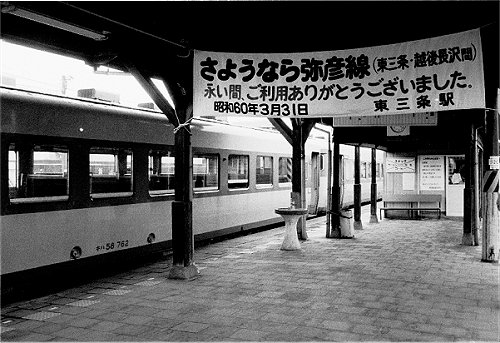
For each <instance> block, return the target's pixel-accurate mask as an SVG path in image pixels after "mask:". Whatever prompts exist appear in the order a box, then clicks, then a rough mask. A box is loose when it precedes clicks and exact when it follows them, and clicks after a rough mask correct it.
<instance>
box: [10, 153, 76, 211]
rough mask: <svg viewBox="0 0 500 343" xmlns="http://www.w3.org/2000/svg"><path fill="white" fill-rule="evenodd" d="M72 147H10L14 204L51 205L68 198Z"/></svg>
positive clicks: (11, 197)
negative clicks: (69, 157)
mask: <svg viewBox="0 0 500 343" xmlns="http://www.w3.org/2000/svg"><path fill="white" fill-rule="evenodd" d="M68 156H69V153H68V148H67V147H65V146H55V145H35V146H33V145H25V144H18V145H16V144H11V145H10V146H9V156H8V159H9V163H8V168H9V170H8V178H9V198H10V202H11V203H13V204H15V203H26V202H48V201H64V200H67V199H68V195H69V182H68Z"/></svg>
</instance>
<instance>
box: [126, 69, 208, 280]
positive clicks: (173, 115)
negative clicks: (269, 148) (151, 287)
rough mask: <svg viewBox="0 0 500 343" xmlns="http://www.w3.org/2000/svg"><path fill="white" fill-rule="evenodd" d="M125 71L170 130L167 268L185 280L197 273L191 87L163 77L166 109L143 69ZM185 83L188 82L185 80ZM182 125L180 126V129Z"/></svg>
mask: <svg viewBox="0 0 500 343" xmlns="http://www.w3.org/2000/svg"><path fill="white" fill-rule="evenodd" d="M127 67H128V69H129V72H130V73H131V74H132V75H134V77H135V78H136V80H137V81H138V82H139V84H140V85H141V86H142V87H143V88H144V90H145V91H146V92H147V93H148V95H149V96H150V97H151V99H153V101H154V102H155V104H156V105H157V106H158V107H159V108H160V110H161V111H162V112H163V113H164V114H165V115H166V116H167V118H168V120H169V121H170V123H171V124H172V125H174V127H176V128H177V130H176V131H174V135H175V198H174V202H173V203H172V250H173V266H172V268H170V272H169V276H168V277H169V278H170V279H184V280H189V279H192V278H194V277H196V276H197V275H198V274H199V270H198V268H197V267H196V265H195V264H194V262H193V252H194V239H193V153H192V147H191V133H190V125H189V123H187V121H188V119H189V118H191V116H192V110H193V103H192V102H193V96H192V91H189V92H188V91H187V90H186V89H189V90H191V89H192V86H190V87H188V88H184V87H182V86H181V85H180V84H179V83H178V82H176V81H173V80H170V82H168V81H169V80H167V79H166V78H164V80H163V81H164V84H165V87H166V88H167V89H168V91H169V94H170V95H171V96H172V100H173V101H174V103H175V109H173V108H172V106H170V104H169V103H168V101H167V100H166V98H165V97H164V96H163V94H162V93H161V92H160V91H159V90H158V88H157V87H156V86H155V84H154V83H153V82H152V80H151V78H150V77H149V76H148V75H147V73H146V72H145V71H144V70H140V69H138V68H137V67H136V66H135V65H134V64H133V63H129V64H128V66H127ZM187 80H192V79H190V78H188V79H187ZM181 125H182V126H181Z"/></svg>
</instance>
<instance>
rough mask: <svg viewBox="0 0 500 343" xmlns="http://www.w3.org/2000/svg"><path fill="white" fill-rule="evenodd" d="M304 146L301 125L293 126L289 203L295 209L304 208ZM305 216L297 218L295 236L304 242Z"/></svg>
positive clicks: (305, 236) (305, 233) (305, 237)
mask: <svg viewBox="0 0 500 343" xmlns="http://www.w3.org/2000/svg"><path fill="white" fill-rule="evenodd" d="M305 158H306V153H305V144H304V143H302V125H300V124H297V125H294V128H293V145H292V195H291V203H292V206H293V207H296V208H306V206H307V204H306V203H305V185H303V184H304V183H305V177H304V176H305ZM305 217H306V215H303V216H302V217H300V218H299V220H298V222H297V234H298V236H299V239H301V240H306V239H307V232H306V221H305Z"/></svg>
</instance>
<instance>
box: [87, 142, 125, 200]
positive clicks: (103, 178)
mask: <svg viewBox="0 0 500 343" xmlns="http://www.w3.org/2000/svg"><path fill="white" fill-rule="evenodd" d="M90 194H91V196H92V197H93V198H108V197H123V196H131V195H132V151H131V150H130V149H123V148H97V147H93V148H91V149H90Z"/></svg>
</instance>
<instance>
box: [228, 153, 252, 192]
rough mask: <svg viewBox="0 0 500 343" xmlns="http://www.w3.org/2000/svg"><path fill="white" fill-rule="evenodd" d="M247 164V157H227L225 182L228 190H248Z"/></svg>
mask: <svg viewBox="0 0 500 343" xmlns="http://www.w3.org/2000/svg"><path fill="white" fill-rule="evenodd" d="M248 162H249V157H248V156H247V155H229V161H228V181H227V182H228V187H229V189H236V188H248V185H249V183H248Z"/></svg>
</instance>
